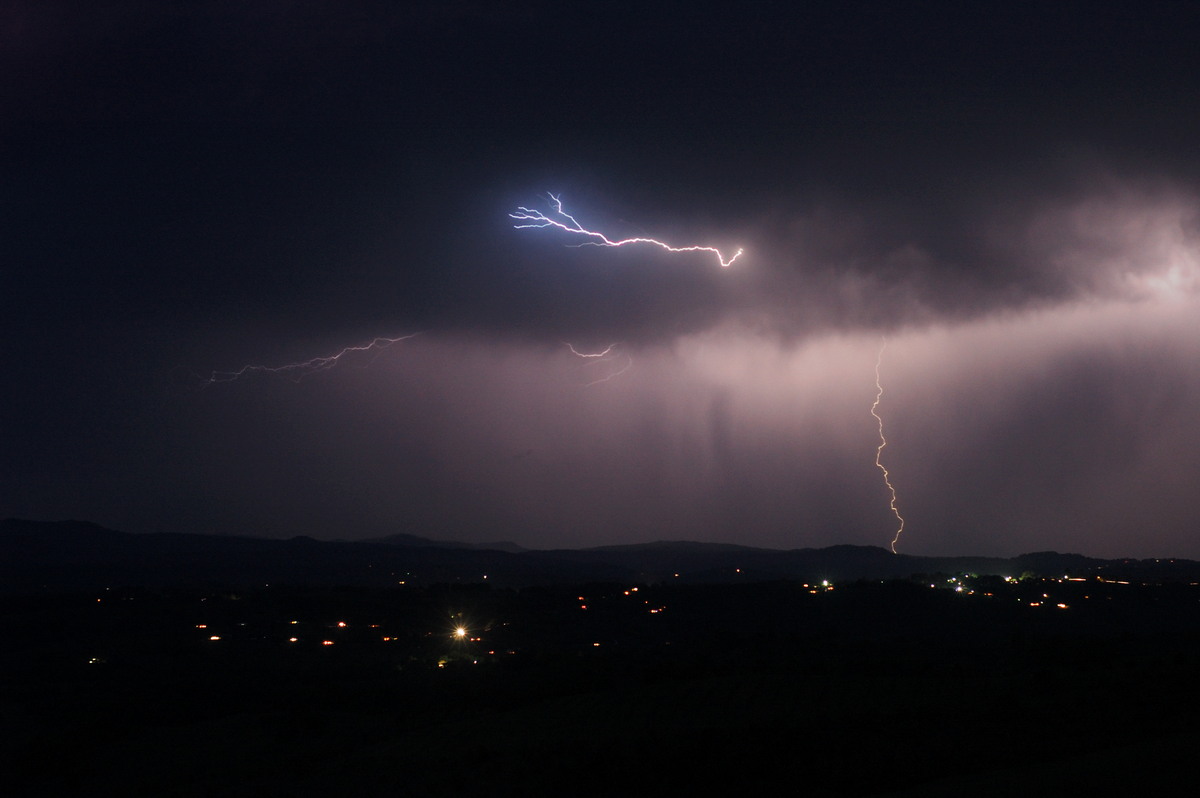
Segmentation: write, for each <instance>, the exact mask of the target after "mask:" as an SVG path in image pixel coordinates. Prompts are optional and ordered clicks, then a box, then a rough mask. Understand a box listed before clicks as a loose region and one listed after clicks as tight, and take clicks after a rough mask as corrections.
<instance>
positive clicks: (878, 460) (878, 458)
mask: <svg viewBox="0 0 1200 798" xmlns="http://www.w3.org/2000/svg"><path fill="white" fill-rule="evenodd" d="M885 349H887V338H884V339H883V340H882V343H880V345H879V356H878V357H877V358H876V359H875V388H876V389H877V390H878V393H876V394H875V404H873V405H871V415H873V416H875V420H876V421H877V422H879V448H877V449H876V450H875V465H876V466H878V467H879V470H880V471H882V472H883V484H885V485H887V489H888V492H889V493H890V494H891V495H892V500H891V504H890V505H889V506H890V507H891V508H892V515H894V516H896V520H897V521H898V522H899V523H900V526H899V528H897V529H896V536H895V537H893V538H892V554H895V553H896V544H897V543H898V542H899V541H900V533H901V532H903V531H904V517H903V516H902V515H900V511H899V510H898V509H896V488H895V487H894V486H893V485H892V480H891V477H890V475H889V474H888V470H887V468H886V467H884V465H883V447H885V446H887V438H885V437H884V436H883V417H882V416H880V415H879V413H878V412H877V411H878V409H879V403H880V401H882V400H883V383H882V382H880V380H879V367H880V365H882V364H883V350H885Z"/></svg>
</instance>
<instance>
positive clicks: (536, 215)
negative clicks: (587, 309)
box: [509, 194, 742, 268]
mask: <svg viewBox="0 0 1200 798" xmlns="http://www.w3.org/2000/svg"><path fill="white" fill-rule="evenodd" d="M548 196H549V197H550V201H551V202H553V203H554V210H553V211H552V212H550V214H549V215H547V214H546V213H544V212H542V211H539V210H537V209H534V208H525V207H519V208H517V211H516V213H510V214H509V216H510V217H511V218H513V219H516V220H517V221H518V222H523V223H524V224H515V225H513V227H515V228H516V229H518V230H525V229H528V228H531V227H557V228H558V229H559V230H564V231H566V232H568V233H574V234H576V235H581V236H586V237H588V238H591V239H593V240H591V241H585V242H583V243H582V244H578V245H576V246H581V247H584V246H594V247H623V246H626V245H627V244H652V245H654V246H656V247H661V248H663V249H665V250H667V251H668V252H711V253H712V254H714V255H716V256H717V260H718V261H719V262H720V264H721V265H722V266H724V267H725V268H728V267H729V266H730V265H731V264H732V263H733V262H734V261H735V260H737V259H738V258H739V257H741V254H742V250H741V249H738V251H737V252H735V253H733V255H732V257H730V258H728V259H726V258H725V256H724V255H722V254H721V251H720V250H718V249H717V248H716V247H704V246H699V245H692V246H686V247H673V246H671V245H670V244H665V243H663V242H662V241H659V240H657V239H654V238H646V237H641V236H639V237H637V238H623V239H621V240H619V241H613V240H612V239H610V238H609V237H608V236H606V235H604V234H603V233H598V232H596V231H595V230H588V229H585V228H584V227H583V225H581V224H580V223H579V222H578V221H576V220H575V217H574V216H571V215H570V214H569V213H567V212H566V211H564V210H563V206H562V202H561V201H560V200H559V198H558V197H556V196H555V195H553V194H549V195H548Z"/></svg>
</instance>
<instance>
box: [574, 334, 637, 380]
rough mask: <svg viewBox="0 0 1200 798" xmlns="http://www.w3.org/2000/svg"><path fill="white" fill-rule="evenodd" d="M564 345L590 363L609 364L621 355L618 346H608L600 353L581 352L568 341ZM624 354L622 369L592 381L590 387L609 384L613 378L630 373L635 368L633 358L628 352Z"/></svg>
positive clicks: (576, 355)
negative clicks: (603, 383) (604, 383)
mask: <svg viewBox="0 0 1200 798" xmlns="http://www.w3.org/2000/svg"><path fill="white" fill-rule="evenodd" d="M563 343H564V344H566V345H567V349H570V350H571V354H572V355H574V356H575V357H581V358H584V359H585V360H587V361H589V362H590V363H607V362H610V361H612V360H613V358H617V357H619V355H618V354H617V345H616V344H609V345H608V346H606V347H604V348H603V349H601V350H600V351H599V352H580V351H579V350H578V349H576V348H575V347H574V345H572V344H569V343H567V342H566V341H563ZM624 354H625V364H624V365H623V366H621V368H619V369H617V370H616V371H610V372H609V373H608V374H606V375H604V376H603V377H601V378H600V379H598V380H592V381H591V382H589V383H588V385H599V384H600V383H602V382H608V381H609V380H611V379H612V378H613V377H619V376H621V375H622V374H624V373H625V372H627V371H629V369H630V368H631V367H632V366H633V356H632V355H630V354H629V353H627V352H626V353H624Z"/></svg>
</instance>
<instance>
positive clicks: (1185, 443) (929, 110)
mask: <svg viewBox="0 0 1200 798" xmlns="http://www.w3.org/2000/svg"><path fill="white" fill-rule="evenodd" d="M793 5H795V6H797V7H798V8H794V7H793ZM187 7H188V8H190V9H192V10H186V11H185V10H181V9H182V8H183V4H172V3H161V2H152V1H151V0H130V1H129V2H95V3H69V2H56V1H55V0H38V1H37V2H33V0H28V1H27V0H13V1H12V2H8V3H5V4H4V6H3V8H2V9H0V330H2V331H3V341H4V349H3V356H2V358H0V362H2V363H3V368H2V370H0V374H2V375H3V380H4V382H3V394H2V396H3V403H2V404H0V420H2V424H3V426H2V427H0V429H2V438H0V517H22V518H32V519H38V520H58V519H66V518H76V519H85V520H90V521H94V522H97V523H100V524H103V525H106V526H110V527H114V528H117V529H122V530H126V531H130V532H150V531H172V532H205V533H215V534H249V535H256V536H264V537H290V536H293V535H300V534H303V535H311V536H313V537H318V538H345V539H357V538H365V537H373V536H379V535H386V534H391V533H398V532H403V533H408V534H416V535H424V536H428V537H433V538H442V539H456V540H473V541H494V540H511V541H515V542H517V543H520V544H522V545H525V546H529V547H535V548H551V547H579V546H589V545H602V544H613V543H638V542H649V541H654V540H678V539H689V540H701V541H723V542H732V543H740V544H745V545H752V546H767V547H775V548H802V547H810V546H828V545H833V544H839V543H850V544H862V545H876V546H885V547H886V546H887V545H888V544H889V543H890V542H891V540H892V537H893V534H894V533H895V530H896V526H897V523H896V519H895V518H894V517H893V515H892V513H891V511H890V510H889V507H888V498H889V496H888V493H887V488H886V486H885V484H884V482H883V475H882V473H881V471H880V470H879V469H878V468H877V467H876V465H875V456H876V447H877V446H878V445H879V442H880V441H879V433H878V428H877V425H876V421H875V419H874V418H873V417H872V415H871V407H872V403H873V402H874V401H875V398H876V393H877V389H876V384H875V367H876V361H877V358H878V357H879V354H880V348H881V345H882V343H883V341H884V340H885V339H886V342H887V343H886V349H885V350H884V352H883V356H882V361H881V363H880V379H881V383H882V385H883V396H882V399H881V401H880V403H879V406H878V413H879V415H880V417H881V418H882V419H883V422H884V430H885V433H886V435H887V440H888V446H887V447H886V448H885V449H884V450H883V455H882V457H883V463H884V465H885V466H886V467H887V468H888V470H889V473H890V475H891V480H892V482H893V484H894V486H895V488H896V491H897V496H898V507H899V510H900V512H901V513H902V514H903V516H904V518H905V521H906V527H905V530H904V533H903V535H902V537H901V539H900V541H899V543H898V545H897V548H898V550H899V551H901V552H904V553H911V554H988V555H1012V554H1017V553H1020V552H1027V551H1038V550H1047V549H1054V550H1058V551H1076V552H1081V553H1084V554H1089V555H1094V556H1104V557H1118V556H1134V557H1155V556H1163V557H1165V556H1183V557H1193V558H1200V534H1198V532H1200V528H1198V526H1197V518H1200V490H1198V489H1197V486H1198V484H1200V413H1198V412H1197V409H1198V408H1200V47H1197V44H1196V35H1197V31H1200V4H1194V3H1177V4H1165V3H1153V2H1140V3H1128V4H1111V3H1108V4H1106V3H1093V2H1056V3H1052V4H1051V3H1047V4H1039V3H1015V2H1008V3H997V4H986V3H924V2H906V3H901V2H881V3H866V2H838V3H806V4H805V3H795V4H792V3H778V4H758V3H729V4H724V5H722V6H720V7H718V8H716V9H714V10H707V8H706V6H705V5H703V4H697V3H688V4H679V5H678V6H672V5H670V4H655V3H628V4H626V3H619V2H618V3H588V4H584V3H567V2H557V3H555V2H540V1H539V0H533V1H531V2H509V3H469V2H462V3H442V2H433V3H427V4H420V3H391V2H379V3H365V2H341V1H338V2H334V1H333V0H329V1H328V2H324V1H323V0H312V1H311V2H299V1H297V2H287V1H286V0H275V1H274V2H272V1H271V0H263V1H262V2H232V1H230V2H212V3H201V4H194V7H193V4H187ZM548 193H553V194H555V195H557V196H560V197H561V199H562V202H563V203H564V206H565V208H566V210H567V211H568V212H570V213H572V214H573V215H574V216H575V217H576V218H577V219H578V220H579V221H580V223H582V224H584V225H585V226H588V227H590V228H592V229H596V230H600V231H602V232H604V233H605V234H607V235H608V236H610V237H611V238H627V237H634V236H652V237H656V238H659V239H662V240H664V241H666V242H668V243H671V244H675V245H687V244H697V245H703V246H713V247H716V248H718V249H720V250H721V251H722V252H725V253H730V252H733V251H736V249H737V248H738V247H743V248H744V249H745V254H744V255H743V256H742V257H741V258H740V259H739V260H738V261H737V262H735V263H734V264H733V265H732V266H731V267H729V268H722V267H721V266H720V264H719V263H717V262H716V260H715V258H714V257H713V256H712V255H711V254H707V253H702V252H698V253H677V254H675V253H669V252H665V251H662V250H659V249H657V248H654V247H647V246H628V247H621V248H616V249H613V248H601V247H582V248H581V247H573V246H570V245H571V244H577V243H579V241H578V240H577V239H576V238H573V237H571V236H569V235H567V234H564V233H561V232H558V231H553V230H536V229H535V230H529V229H526V230H517V229H514V228H513V220H512V219H510V218H509V216H508V214H509V213H511V212H512V211H514V210H515V209H516V208H517V207H519V206H526V207H538V208H542V209H549V208H550V204H549V199H548V198H547V194H548ZM413 333H419V334H418V335H416V336H415V337H412V338H407V339H406V340H403V341H397V342H396V343H392V344H390V345H386V346H378V347H375V348H374V349H372V350H371V351H362V352H358V351H351V352H347V353H346V354H345V355H344V356H343V357H342V358H341V359H340V360H339V361H338V362H337V363H336V364H331V365H332V367H330V368H326V369H324V370H314V369H291V370H284V371H278V372H271V371H266V370H264V369H250V370H246V371H245V372H242V373H241V374H240V376H235V375H237V373H238V372H239V371H240V370H241V369H243V367H245V366H248V365H253V366H262V367H269V368H278V367H282V366H286V365H287V364H289V363H298V362H303V361H308V360H310V359H311V358H314V357H320V356H330V355H335V354H337V353H338V352H340V351H341V350H343V349H345V348H346V347H351V346H363V345H365V344H368V343H370V342H371V341H372V340H373V339H375V338H376V337H379V336H385V337H388V338H398V337H401V336H408V335H411V334H413ZM568 344H570V345H572V346H574V347H575V349H576V350H577V351H580V352H584V353H595V352H598V351H601V350H603V349H605V348H606V347H609V346H610V345H613V349H612V351H611V353H610V355H609V356H608V357H607V358H580V357H577V356H575V355H574V354H572V351H571V348H570V347H569V346H568Z"/></svg>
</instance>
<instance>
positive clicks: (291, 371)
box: [204, 333, 420, 385]
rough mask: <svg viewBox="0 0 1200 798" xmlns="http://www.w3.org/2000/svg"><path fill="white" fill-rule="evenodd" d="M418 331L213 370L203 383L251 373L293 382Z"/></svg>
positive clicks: (406, 338) (228, 379)
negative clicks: (281, 361) (290, 359)
mask: <svg viewBox="0 0 1200 798" xmlns="http://www.w3.org/2000/svg"><path fill="white" fill-rule="evenodd" d="M418 335H420V333H411V334H409V335H401V336H400V337H398V338H383V337H379V338H375V339H373V340H372V341H370V342H369V343H365V344H362V345H360V346H347V347H346V348H344V349H342V350H341V351H339V352H337V353H335V354H332V355H325V356H322V357H314V358H311V359H309V360H304V361H300V362H298V363H288V364H286V365H283V366H242V367H241V368H240V369H238V370H237V371H214V372H213V373H212V376H210V377H209V378H208V379H207V380H205V382H204V384H205V385H212V384H213V383H216V382H233V381H234V380H237V379H240V378H242V377H246V376H249V375H251V374H271V375H274V376H277V377H284V378H286V379H289V380H292V381H293V382H300V381H301V380H302V379H304V378H305V377H308V376H310V375H312V374H315V373H317V372H318V371H328V370H329V369H331V368H333V367H334V366H336V365H337V364H338V361H340V360H341V359H342V358H343V357H345V356H346V355H349V354H351V353H353V352H378V351H381V350H383V349H386V348H388V347H389V346H391V345H392V344H397V343H400V342H401V341H407V340H408V339H409V338H415V337H416V336H418Z"/></svg>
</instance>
